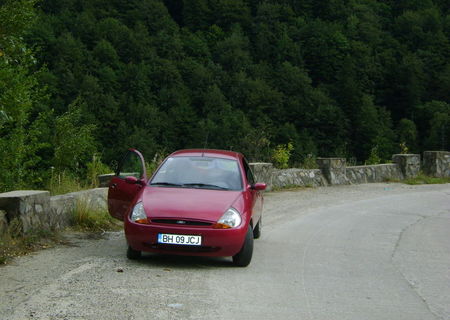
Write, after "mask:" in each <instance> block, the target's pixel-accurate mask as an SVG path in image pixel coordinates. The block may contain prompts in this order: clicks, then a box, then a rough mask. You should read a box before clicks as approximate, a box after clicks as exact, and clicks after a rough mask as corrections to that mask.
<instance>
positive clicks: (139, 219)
mask: <svg viewBox="0 0 450 320" xmlns="http://www.w3.org/2000/svg"><path fill="white" fill-rule="evenodd" d="M130 219H131V221H133V222H136V223H144V224H148V223H149V222H148V219H147V214H146V213H145V210H144V204H143V203H142V202H138V203H136V205H135V206H134V208H133V211H131V216H130Z"/></svg>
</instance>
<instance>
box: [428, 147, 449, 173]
mask: <svg viewBox="0 0 450 320" xmlns="http://www.w3.org/2000/svg"><path fill="white" fill-rule="evenodd" d="M423 171H424V173H425V174H427V175H429V176H433V177H439V178H445V177H450V152H448V151H425V152H424V153H423Z"/></svg>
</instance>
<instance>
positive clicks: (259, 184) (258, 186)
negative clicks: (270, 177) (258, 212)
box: [252, 182, 267, 191]
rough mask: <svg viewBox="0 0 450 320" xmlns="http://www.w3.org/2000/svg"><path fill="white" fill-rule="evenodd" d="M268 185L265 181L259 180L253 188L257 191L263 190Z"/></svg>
mask: <svg viewBox="0 0 450 320" xmlns="http://www.w3.org/2000/svg"><path fill="white" fill-rule="evenodd" d="M266 187H267V185H266V184H265V183H262V182H258V183H255V184H253V185H252V189H253V190H257V191H263V190H266Z"/></svg>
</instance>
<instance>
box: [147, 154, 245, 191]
mask: <svg viewBox="0 0 450 320" xmlns="http://www.w3.org/2000/svg"><path fill="white" fill-rule="evenodd" d="M150 185H152V186H161V187H178V188H201V189H215V190H241V189H242V179H241V174H240V170H239V165H238V162H237V161H236V160H230V159H222V158H213V157H172V158H168V159H167V160H166V161H165V162H164V164H163V165H162V166H161V168H159V170H158V172H157V173H156V174H155V176H154V177H153V179H152V180H151V181H150Z"/></svg>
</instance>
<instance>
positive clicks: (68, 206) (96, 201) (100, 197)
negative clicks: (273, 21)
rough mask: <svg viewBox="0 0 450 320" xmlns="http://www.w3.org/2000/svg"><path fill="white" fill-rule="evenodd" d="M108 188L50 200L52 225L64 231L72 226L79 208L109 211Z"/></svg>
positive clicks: (55, 197)
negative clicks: (76, 210) (74, 213)
mask: <svg viewBox="0 0 450 320" xmlns="http://www.w3.org/2000/svg"><path fill="white" fill-rule="evenodd" d="M107 197H108V189H107V188H96V189H89V190H83V191H78V192H71V193H67V194H62V195H57V196H53V197H51V198H50V210H51V223H52V227H54V228H56V229H63V228H65V227H67V226H69V225H70V224H71V219H72V214H71V213H72V212H73V211H74V210H75V209H76V207H77V206H80V205H82V206H84V207H86V208H88V209H89V210H106V209H107V202H108V200H107Z"/></svg>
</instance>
